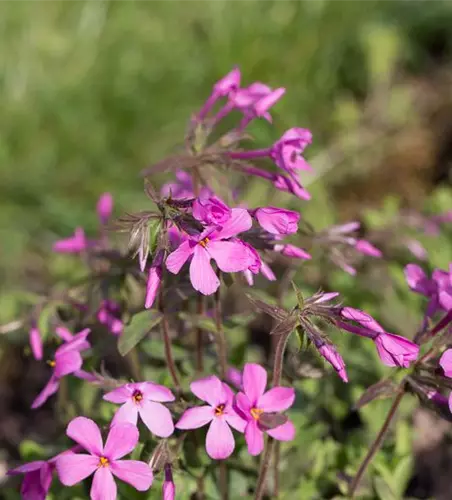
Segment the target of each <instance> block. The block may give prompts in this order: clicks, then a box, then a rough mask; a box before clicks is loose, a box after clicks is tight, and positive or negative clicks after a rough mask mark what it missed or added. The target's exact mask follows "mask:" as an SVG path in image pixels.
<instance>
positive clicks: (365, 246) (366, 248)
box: [355, 240, 383, 258]
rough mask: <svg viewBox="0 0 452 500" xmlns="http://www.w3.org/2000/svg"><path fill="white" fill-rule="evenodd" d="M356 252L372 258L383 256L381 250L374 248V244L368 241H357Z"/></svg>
mask: <svg viewBox="0 0 452 500" xmlns="http://www.w3.org/2000/svg"><path fill="white" fill-rule="evenodd" d="M355 250H356V251H357V252H359V253H362V254H364V255H369V256H370V257H376V258H380V257H382V256H383V254H382V253H381V250H379V249H378V248H376V247H374V246H373V245H372V243H370V242H368V241H367V240H357V241H356V243H355Z"/></svg>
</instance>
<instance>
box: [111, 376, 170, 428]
mask: <svg viewBox="0 0 452 500" xmlns="http://www.w3.org/2000/svg"><path fill="white" fill-rule="evenodd" d="M104 399H105V400H106V401H110V403H116V404H122V406H121V408H119V410H118V411H117V412H116V414H115V416H114V418H113V420H112V425H116V424H118V423H121V422H130V423H131V424H134V425H137V420H138V415H139V416H140V417H141V420H142V421H143V422H144V424H145V425H146V427H147V428H148V429H149V430H150V431H151V432H152V433H153V434H155V435H156V436H159V437H164V438H166V437H169V436H171V434H172V433H173V432H174V425H173V419H172V417H171V413H170V411H169V410H168V408H166V406H164V405H163V404H162V403H164V402H170V401H174V399H175V398H174V395H173V393H172V392H171V391H170V390H169V389H167V388H166V387H165V386H163V385H159V384H155V383H154V382H137V383H133V384H132V383H131V384H125V385H123V386H121V387H118V388H117V389H114V390H113V391H111V392H108V393H107V394H105V395H104Z"/></svg>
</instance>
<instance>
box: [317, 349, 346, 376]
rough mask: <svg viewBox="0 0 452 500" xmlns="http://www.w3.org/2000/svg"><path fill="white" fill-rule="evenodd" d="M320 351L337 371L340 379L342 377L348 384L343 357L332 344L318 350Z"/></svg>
mask: <svg viewBox="0 0 452 500" xmlns="http://www.w3.org/2000/svg"><path fill="white" fill-rule="evenodd" d="M318 351H319V353H320V354H321V355H322V356H323V357H324V358H325V359H326V360H327V361H328V363H330V365H331V366H332V367H333V368H334V369H335V370H336V371H337V373H338V375H339V377H341V379H342V380H343V381H344V382H348V377H347V372H346V371H345V363H344V360H343V359H342V356H341V355H340V354H339V353H338V352H337V351H336V349H335V347H334V346H333V345H331V344H330V345H328V344H324V345H322V346H321V347H319V348H318Z"/></svg>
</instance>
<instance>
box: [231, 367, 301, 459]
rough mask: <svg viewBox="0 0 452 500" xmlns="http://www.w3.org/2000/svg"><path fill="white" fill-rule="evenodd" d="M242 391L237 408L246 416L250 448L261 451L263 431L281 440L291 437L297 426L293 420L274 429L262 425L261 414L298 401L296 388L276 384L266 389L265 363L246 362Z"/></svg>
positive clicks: (254, 453) (238, 396)
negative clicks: (276, 385) (262, 364)
mask: <svg viewBox="0 0 452 500" xmlns="http://www.w3.org/2000/svg"><path fill="white" fill-rule="evenodd" d="M242 385H243V392H239V393H238V394H237V396H236V398H235V408H236V410H237V412H238V413H239V415H240V416H241V417H242V418H244V419H245V420H246V422H247V423H246V428H245V440H246V444H247V446H248V452H249V453H250V454H251V455H253V456H254V455H259V454H260V453H261V452H262V450H263V448H264V432H266V433H267V434H268V435H270V436H271V437H273V438H274V439H277V440H279V441H291V440H292V439H293V438H294V437H295V427H294V425H293V423H292V422H291V421H290V420H287V421H286V422H285V423H284V424H282V425H280V426H278V427H275V428H273V429H267V428H266V427H265V426H264V425H262V416H263V415H264V414H267V413H275V412H283V411H285V410H287V409H288V408H290V407H291V406H292V405H293V403H294V401H295V391H294V389H292V388H290V387H273V388H272V389H270V390H269V391H267V392H265V387H266V385H267V372H266V371H265V370H264V368H262V366H260V365H257V364H254V363H247V364H246V365H245V367H244V369H243V379H242Z"/></svg>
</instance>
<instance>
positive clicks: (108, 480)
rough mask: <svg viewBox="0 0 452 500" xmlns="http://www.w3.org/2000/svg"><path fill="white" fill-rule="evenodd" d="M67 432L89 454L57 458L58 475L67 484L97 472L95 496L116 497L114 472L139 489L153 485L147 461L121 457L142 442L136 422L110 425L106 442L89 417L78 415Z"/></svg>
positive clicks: (97, 498) (95, 499)
mask: <svg viewBox="0 0 452 500" xmlns="http://www.w3.org/2000/svg"><path fill="white" fill-rule="evenodd" d="M66 434H67V435H68V436H69V437H70V438H71V439H73V440H74V441H76V442H77V443H78V444H79V445H80V446H82V448H84V449H85V450H86V451H87V452H88V454H85V453H83V454H74V455H62V456H60V457H59V458H58V459H57V461H56V468H57V472H58V476H59V478H60V481H61V482H62V483H63V484H64V485H65V486H73V485H74V484H77V483H79V482H80V481H83V480H84V479H85V478H87V477H88V476H90V475H91V474H93V473H94V478H93V482H92V485H91V499H92V500H107V499H108V500H115V499H116V495H117V489H116V483H115V481H114V478H113V476H116V477H117V478H119V479H121V480H122V481H125V482H127V483H129V484H131V485H132V486H133V487H134V488H136V489H137V490H138V491H146V490H148V489H149V487H150V486H151V484H152V480H153V474H152V471H151V469H150V467H149V466H148V465H147V464H145V463H144V462H139V461H137V460H119V459H120V458H122V457H123V456H124V455H127V454H128V453H130V452H131V451H132V450H133V449H134V448H135V446H136V445H137V443H138V437H139V436H138V429H137V428H136V427H135V426H134V425H132V424H128V423H123V424H117V425H114V426H112V427H110V432H109V434H108V437H107V441H106V443H105V446H103V444H102V437H101V434H100V431H99V427H97V425H96V424H95V422H93V421H92V420H91V419H89V418H85V417H77V418H74V419H73V420H72V421H71V422H69V425H68V426H67V430H66Z"/></svg>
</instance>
